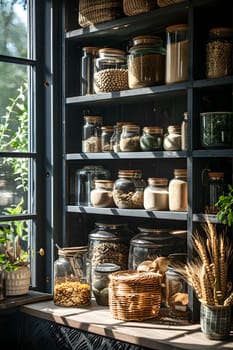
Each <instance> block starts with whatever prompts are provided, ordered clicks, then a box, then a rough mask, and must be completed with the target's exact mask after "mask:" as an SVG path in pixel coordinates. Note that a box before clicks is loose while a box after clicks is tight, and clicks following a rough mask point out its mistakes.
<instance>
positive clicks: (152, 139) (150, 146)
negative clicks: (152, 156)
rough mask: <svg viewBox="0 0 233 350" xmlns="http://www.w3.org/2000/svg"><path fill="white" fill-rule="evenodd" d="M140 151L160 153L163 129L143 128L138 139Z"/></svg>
mask: <svg viewBox="0 0 233 350" xmlns="http://www.w3.org/2000/svg"><path fill="white" fill-rule="evenodd" d="M140 148H141V150H142V151H161V150H162V149H163V129H162V128H160V127H158V126H145V127H144V128H143V130H142V136H141V137H140Z"/></svg>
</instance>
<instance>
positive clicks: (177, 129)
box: [167, 125, 181, 132]
mask: <svg viewBox="0 0 233 350" xmlns="http://www.w3.org/2000/svg"><path fill="white" fill-rule="evenodd" d="M167 130H168V131H169V132H180V131H181V126H180V125H169V126H168V128H167Z"/></svg>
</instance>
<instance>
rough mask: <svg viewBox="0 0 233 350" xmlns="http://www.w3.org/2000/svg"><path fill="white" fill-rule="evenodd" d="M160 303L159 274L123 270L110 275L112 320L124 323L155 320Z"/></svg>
mask: <svg viewBox="0 0 233 350" xmlns="http://www.w3.org/2000/svg"><path fill="white" fill-rule="evenodd" d="M160 303H161V276H160V274H158V273H155V272H138V271H135V270H125V271H118V272H114V273H112V274H111V275H110V283H109V310H110V313H111V314H112V316H113V318H115V319H118V320H124V321H130V320H131V321H142V320H146V319H150V318H155V317H157V316H158V313H159V310H160Z"/></svg>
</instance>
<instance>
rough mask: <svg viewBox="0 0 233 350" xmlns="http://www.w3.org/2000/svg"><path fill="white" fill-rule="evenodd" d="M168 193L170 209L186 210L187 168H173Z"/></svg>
mask: <svg viewBox="0 0 233 350" xmlns="http://www.w3.org/2000/svg"><path fill="white" fill-rule="evenodd" d="M168 193H169V209H170V210H171V211H187V210H188V182H187V169H174V178H173V179H171V180H170V182H169V185H168Z"/></svg>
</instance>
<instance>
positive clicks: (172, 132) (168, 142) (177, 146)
mask: <svg viewBox="0 0 233 350" xmlns="http://www.w3.org/2000/svg"><path fill="white" fill-rule="evenodd" d="M163 148H164V149H165V151H180V150H181V126H180V125H169V126H168V128H167V133H166V134H165V135H164V138H163Z"/></svg>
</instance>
